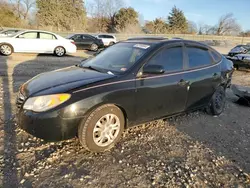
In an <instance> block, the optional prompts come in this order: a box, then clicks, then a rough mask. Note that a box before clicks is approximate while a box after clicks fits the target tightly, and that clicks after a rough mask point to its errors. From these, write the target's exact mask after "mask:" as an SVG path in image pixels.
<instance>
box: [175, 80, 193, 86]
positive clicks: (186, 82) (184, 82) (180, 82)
mask: <svg viewBox="0 0 250 188" xmlns="http://www.w3.org/2000/svg"><path fill="white" fill-rule="evenodd" d="M189 83H190V82H189V81H186V80H183V79H181V80H180V81H179V83H178V84H179V85H180V86H185V85H189Z"/></svg>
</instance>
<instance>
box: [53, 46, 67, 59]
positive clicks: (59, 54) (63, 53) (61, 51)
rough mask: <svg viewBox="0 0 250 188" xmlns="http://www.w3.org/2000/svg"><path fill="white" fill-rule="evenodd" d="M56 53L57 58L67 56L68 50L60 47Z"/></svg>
mask: <svg viewBox="0 0 250 188" xmlns="http://www.w3.org/2000/svg"><path fill="white" fill-rule="evenodd" d="M54 53H55V55H56V56H58V57H62V56H64V55H65V53H66V50H65V49H64V47H61V46H58V47H56V48H55V51H54Z"/></svg>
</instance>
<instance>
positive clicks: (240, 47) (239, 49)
mask: <svg viewBox="0 0 250 188" xmlns="http://www.w3.org/2000/svg"><path fill="white" fill-rule="evenodd" d="M248 50H250V46H248V45H238V46H235V47H234V48H233V49H232V50H231V52H233V53H239V52H247V51H248Z"/></svg>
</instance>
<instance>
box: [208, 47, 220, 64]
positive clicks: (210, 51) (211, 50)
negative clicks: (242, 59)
mask: <svg viewBox="0 0 250 188" xmlns="http://www.w3.org/2000/svg"><path fill="white" fill-rule="evenodd" d="M212 52H214V53H215V54H216V55H218V56H219V57H220V60H219V61H218V62H220V61H221V60H222V56H221V54H220V53H218V52H217V51H215V50H213V49H209V54H210V56H211V57H212V59H213V62H214V63H218V62H217V61H216V60H215V59H214V56H213V54H212ZM214 63H213V64H214Z"/></svg>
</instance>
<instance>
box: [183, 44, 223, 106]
mask: <svg viewBox="0 0 250 188" xmlns="http://www.w3.org/2000/svg"><path fill="white" fill-rule="evenodd" d="M185 54H186V57H187V65H186V66H187V70H186V71H185V74H183V76H184V77H183V79H184V80H186V81H188V82H189V90H188V100H187V104H186V109H187V110H191V109H195V108H199V107H201V106H204V105H207V104H208V103H209V101H210V99H211V97H212V95H213V93H214V91H215V89H216V88H217V87H218V85H219V84H220V83H221V72H220V62H216V61H215V60H214V59H213V58H212V56H211V52H210V50H209V49H208V48H206V47H204V46H197V45H193V44H192V43H186V47H185Z"/></svg>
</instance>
